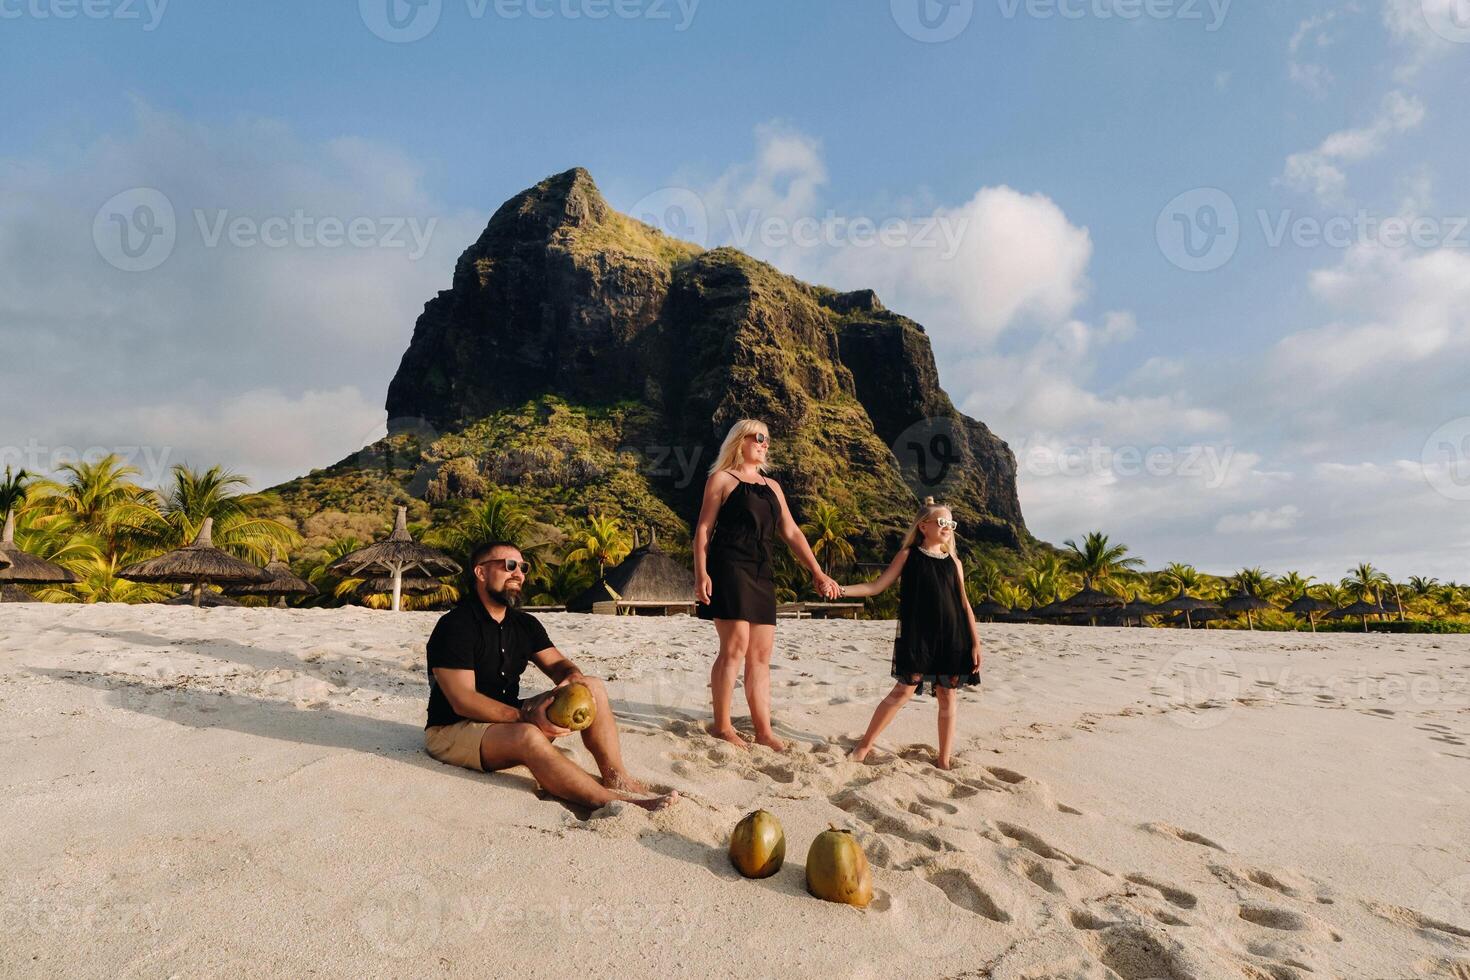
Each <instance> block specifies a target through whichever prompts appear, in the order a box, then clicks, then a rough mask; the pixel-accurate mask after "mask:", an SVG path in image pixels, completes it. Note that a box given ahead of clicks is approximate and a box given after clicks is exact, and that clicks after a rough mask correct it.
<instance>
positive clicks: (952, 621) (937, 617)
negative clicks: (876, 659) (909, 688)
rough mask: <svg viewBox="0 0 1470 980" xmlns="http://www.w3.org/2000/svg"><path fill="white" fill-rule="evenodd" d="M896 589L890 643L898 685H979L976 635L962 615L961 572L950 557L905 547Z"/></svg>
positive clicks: (921, 690)
mask: <svg viewBox="0 0 1470 980" xmlns="http://www.w3.org/2000/svg"><path fill="white" fill-rule="evenodd" d="M899 583H900V584H899V593H898V637H897V639H895V640H894V641H893V676H894V678H895V679H896V680H898V681H899V682H900V683H902V684H917V685H918V688H919V690H918V692H917V693H921V694H922V693H923V691H924V682H925V681H927V682H928V683H929V686H930V687H931V688H934V687H948V688H956V687H964V686H965V685H967V684H979V683H980V674H979V673H978V672H977V671H976V670H975V635H974V633H972V632H971V630H970V617H969V616H967V615H965V607H964V603H965V602H967V601H968V600H966V599H964V598H963V597H962V593H961V592H960V588H961V583H960V573H959V568H958V567H957V566H956V565H955V563H954V559H953V558H951V557H950V556H949V555H945V556H944V557H943V558H935V557H934V556H933V555H928V554H925V553H924V552H923V551H922V550H920V548H919V546H918V545H911V546H910V547H909V557H908V560H907V561H905V562H904V564H903V574H902V576H901V577H900V579H899Z"/></svg>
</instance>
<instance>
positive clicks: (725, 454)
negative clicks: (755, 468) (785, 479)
mask: <svg viewBox="0 0 1470 980" xmlns="http://www.w3.org/2000/svg"><path fill="white" fill-rule="evenodd" d="M755 432H764V433H765V434H766V440H767V442H766V445H767V450H766V453H767V455H766V458H767V459H769V458H770V449H769V446H770V438H771V431H770V430H769V429H767V428H766V423H764V422H758V421H756V420H755V419H741V420H740V421H739V422H736V423H735V424H734V425H732V426H730V431H729V432H728V433H726V434H725V441H724V442H722V443H720V452H719V454H718V455H717V456H715V462H714V465H713V466H711V467H710V468H709V475H710V476H714V475H715V474H716V473H720V472H723V471H725V470H733V469H734V468H735V467H737V466H739V465H741V464H742V463H744V462H745V437H746V436H748V435H751V434H752V433H755ZM765 469H766V467H765V465H764V464H762V465H761V472H765Z"/></svg>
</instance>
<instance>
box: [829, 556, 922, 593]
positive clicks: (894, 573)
mask: <svg viewBox="0 0 1470 980" xmlns="http://www.w3.org/2000/svg"><path fill="white" fill-rule="evenodd" d="M908 560H909V549H907V548H904V549H903V550H902V551H900V552H899V553H898V554H896V555H894V556H893V561H891V562H889V563H888V567H887V568H885V569H883V574H882V575H879V576H878V577H877V578H875V579H873V581H871V582H862V583H859V584H858V585H839V586H838V588H839V589H841V590H842V591H841V592H840V593H839V595H843V596H850V597H855V598H866V597H868V596H874V595H882V594H883V593H884V592H886V591H888V588H889V586H891V585H893V583H894V582H896V581H898V575H899V573H900V572H902V571H903V566H904V563H905V562H907V561H908Z"/></svg>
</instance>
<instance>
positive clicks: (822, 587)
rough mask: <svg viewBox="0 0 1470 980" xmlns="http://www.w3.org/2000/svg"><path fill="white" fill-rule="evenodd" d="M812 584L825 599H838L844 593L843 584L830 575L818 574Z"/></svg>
mask: <svg viewBox="0 0 1470 980" xmlns="http://www.w3.org/2000/svg"><path fill="white" fill-rule="evenodd" d="M812 585H813V586H814V587H815V588H816V590H817V593H818V594H819V595H820V596H821V597H822V598H823V599H836V598H837V597H838V596H840V595H841V594H842V586H840V585H838V584H837V580H836V579H834V578H833V577H832V576H830V575H824V574H820V573H819V574H817V575H816V576H814V577H813V580H812Z"/></svg>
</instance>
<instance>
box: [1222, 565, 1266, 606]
mask: <svg viewBox="0 0 1470 980" xmlns="http://www.w3.org/2000/svg"><path fill="white" fill-rule="evenodd" d="M1226 584H1227V586H1228V587H1229V588H1230V589H1231V590H1233V591H1235V592H1243V593H1245V594H1246V595H1253V596H1255V597H1256V598H1258V599H1266V598H1269V597H1270V596H1271V594H1272V592H1274V591H1275V588H1276V581H1275V580H1274V579H1272V578H1271V576H1269V575H1267V574H1266V573H1265V572H1263V571H1262V570H1261V569H1260V568H1242V569H1241V570H1240V571H1238V572H1236V573H1235V574H1234V575H1232V576H1230V578H1229V579H1227V580H1226Z"/></svg>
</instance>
